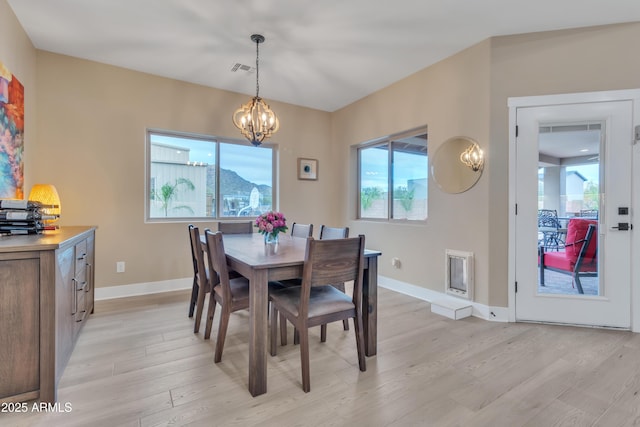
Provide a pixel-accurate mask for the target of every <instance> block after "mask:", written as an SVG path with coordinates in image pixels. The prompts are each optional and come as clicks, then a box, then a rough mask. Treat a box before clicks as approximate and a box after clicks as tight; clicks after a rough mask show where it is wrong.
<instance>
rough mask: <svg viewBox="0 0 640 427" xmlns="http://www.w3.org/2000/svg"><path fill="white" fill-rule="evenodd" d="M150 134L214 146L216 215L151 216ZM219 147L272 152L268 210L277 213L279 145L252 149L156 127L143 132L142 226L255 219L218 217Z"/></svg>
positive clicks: (231, 140) (231, 141) (239, 141)
mask: <svg viewBox="0 0 640 427" xmlns="http://www.w3.org/2000/svg"><path fill="white" fill-rule="evenodd" d="M151 135H160V136H166V137H173V138H180V139H194V140H199V141H208V142H211V143H212V144H214V145H215V167H216V169H215V190H214V191H215V194H214V198H215V201H216V206H215V212H216V215H215V216H176V217H151V216H150V215H151V212H150V211H151V176H150V175H151ZM222 144H227V145H242V146H247V147H249V148H256V149H269V150H271V198H272V200H271V209H272V210H277V209H278V208H277V206H278V200H279V198H278V174H277V171H278V144H275V143H271V142H269V143H262V144H261V145H260V147H252V146H250V145H248V142H247V141H246V140H243V139H235V138H226V137H219V136H213V135H205V134H198V133H192V132H181V131H172V130H166V129H158V128H147V129H146V131H145V163H144V164H145V172H144V198H145V201H144V222H145V223H167V222H171V223H189V222H203V221H228V220H231V219H236V220H239V219H243V220H247V219H251V218H253V219H255V218H256V217H255V216H246V217H238V216H223V215H220V213H221V212H223V211H224V210H223V209H222V208H223V206H222V204H223V203H224V201H223V200H222V198H221V197H220V146H221V145H222Z"/></svg>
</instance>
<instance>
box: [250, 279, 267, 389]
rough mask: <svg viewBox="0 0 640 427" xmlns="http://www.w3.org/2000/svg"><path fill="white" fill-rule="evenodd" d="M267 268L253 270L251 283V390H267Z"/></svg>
mask: <svg viewBox="0 0 640 427" xmlns="http://www.w3.org/2000/svg"><path fill="white" fill-rule="evenodd" d="M268 302H269V288H268V281H267V270H266V269H260V270H253V271H252V274H251V279H250V285H249V317H250V319H249V392H250V393H251V395H252V396H254V397H255V396H258V395H260V394H263V393H266V392H267V345H266V344H267V331H268V325H267V322H268V319H267V306H268Z"/></svg>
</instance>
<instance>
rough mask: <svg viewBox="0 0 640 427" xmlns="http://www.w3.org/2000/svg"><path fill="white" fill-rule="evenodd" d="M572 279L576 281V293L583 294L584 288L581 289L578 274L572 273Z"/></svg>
mask: <svg viewBox="0 0 640 427" xmlns="http://www.w3.org/2000/svg"><path fill="white" fill-rule="evenodd" d="M574 279H575V281H576V288H578V293H580V294H584V289H582V283H581V282H580V276H579V275H578V273H576V274H575V275H574Z"/></svg>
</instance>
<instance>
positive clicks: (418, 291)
mask: <svg viewBox="0 0 640 427" xmlns="http://www.w3.org/2000/svg"><path fill="white" fill-rule="evenodd" d="M378 286H380V287H381V288H385V289H389V290H392V291H396V292H400V293H401V294H405V295H409V296H412V297H414V298H418V299H421V300H424V301H427V302H429V303H431V302H432V301H434V300H455V301H460V299H458V298H455V297H453V296H451V295H447V294H446V293H444V292H438V291H433V290H431V289H426V288H422V287H420V286H416V285H412V284H410V283H406V282H401V281H399V280H396V279H391V278H389V277H385V276H378ZM464 301H465V302H467V300H464ZM468 303H469V304H471V306H472V307H473V311H472V313H471V315H472V316H474V317H479V318H481V319H484V320H490V321H492V322H508V321H509V309H508V308H507V307H490V306H488V305H484V304H480V303H477V302H474V301H468Z"/></svg>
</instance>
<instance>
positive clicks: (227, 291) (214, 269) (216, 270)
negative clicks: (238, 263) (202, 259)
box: [204, 230, 231, 301]
mask: <svg viewBox="0 0 640 427" xmlns="http://www.w3.org/2000/svg"><path fill="white" fill-rule="evenodd" d="M204 236H205V240H206V242H207V257H208V260H209V268H210V269H211V271H210V272H209V276H211V279H210V280H211V286H212V287H216V286H218V285H220V286H221V287H222V297H223V299H224V300H225V301H231V287H230V284H229V268H228V267H227V256H226V255H225V253H224V243H223V242H222V233H221V232H220V231H218V232H215V233H214V232H212V231H211V230H205V231H204Z"/></svg>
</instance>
